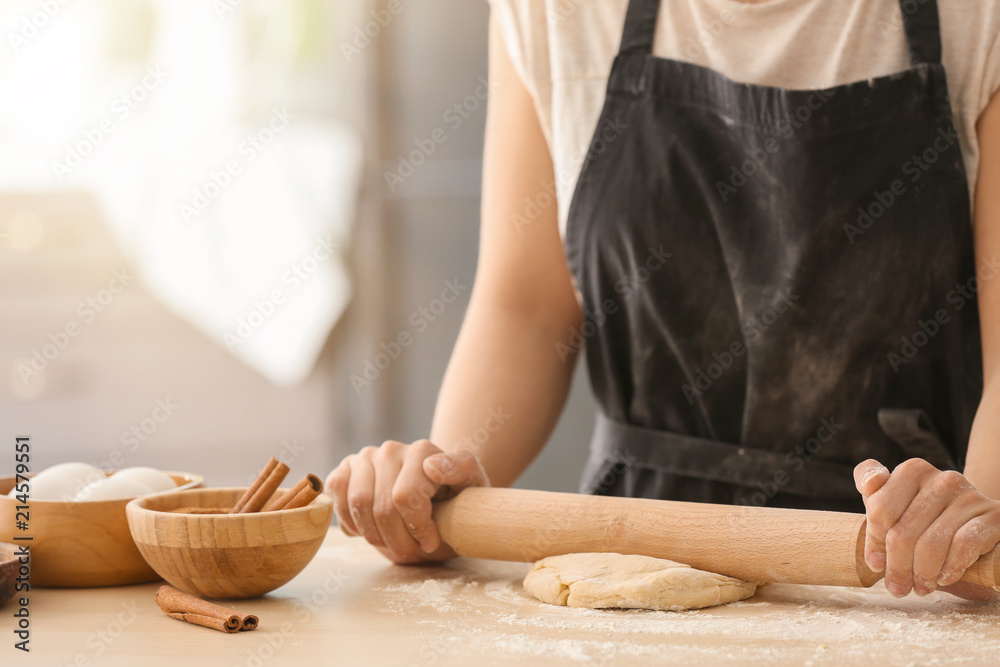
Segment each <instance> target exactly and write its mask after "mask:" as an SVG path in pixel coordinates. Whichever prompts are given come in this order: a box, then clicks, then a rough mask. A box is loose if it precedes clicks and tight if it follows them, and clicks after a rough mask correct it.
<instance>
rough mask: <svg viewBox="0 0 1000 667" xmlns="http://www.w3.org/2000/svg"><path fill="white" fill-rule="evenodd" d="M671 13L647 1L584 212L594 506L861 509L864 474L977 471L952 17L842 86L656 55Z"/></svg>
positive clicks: (575, 220)
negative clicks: (947, 45)
mask: <svg viewBox="0 0 1000 667" xmlns="http://www.w3.org/2000/svg"><path fill="white" fill-rule="evenodd" d="M901 2H902V0H901ZM659 4H660V0H631V1H630V3H629V6H628V12H627V15H626V20H625V29H624V34H623V36H622V41H621V49H620V51H619V53H618V54H617V56H616V57H615V59H614V62H613V65H612V67H611V72H610V77H609V79H608V83H607V92H606V98H605V102H604V106H603V108H602V111H601V115H600V119H599V121H598V124H597V127H596V128H595V131H594V134H593V138H592V140H591V144H590V149H589V151H588V154H587V156H586V158H585V160H584V163H583V167H582V170H581V172H580V176H579V180H578V182H577V185H576V189H575V191H574V193H573V198H572V201H571V203H570V209H569V211H568V224H567V229H566V253H567V258H568V261H569V266H570V269H571V271H572V273H573V276H574V279H575V282H576V286H577V289H578V290H579V292H580V294H581V295H582V299H583V309H584V314H585V320H584V324H583V326H582V327H581V331H580V338H583V339H584V340H585V345H586V358H587V364H588V370H589V373H590V378H591V385H592V387H593V390H594V393H595V397H596V399H597V401H598V404H599V408H600V410H599V413H598V419H597V424H596V428H595V432H594V437H593V441H592V443H591V455H590V459H589V460H588V463H587V467H586V471H585V473H584V477H583V480H582V482H581V489H580V490H581V492H584V493H599V494H607V495H619V496H641V497H649V498H664V499H677V500H689V501H697V502H712V503H725V504H729V503H744V504H753V505H763V504H768V505H771V506H782V507H803V508H814V509H831V510H842V511H857V512H863V511H864V506H863V504H862V502H861V498H860V495H859V494H858V493H857V491H856V490H855V487H854V481H853V476H852V473H853V469H854V466H855V465H856V464H857V463H859V462H860V461H862V460H864V459H866V458H875V459H878V460H879V461H881V462H882V463H884V464H886V465H887V466H889V467H890V468H891V467H893V466H894V465H896V464H898V463H900V462H902V461H904V460H906V459H908V458H913V457H920V458H924V459H927V460H928V461H930V462H931V463H933V464H934V465H936V466H938V467H941V468H957V467H959V466H960V465H961V463H962V461H963V459H964V455H965V450H966V447H967V443H968V438H969V432H970V429H971V424H972V419H973V416H974V414H975V410H976V407H977V405H978V402H979V398H980V395H981V393H982V361H981V353H980V347H979V321H978V313H977V305H976V302H975V295H974V293H970V291H969V290H968V289H961V288H962V287H965V286H966V285H967V284H968V282H969V280H970V278H973V277H974V275H975V274H974V269H975V261H974V255H973V241H972V226H971V214H970V202H969V189H968V182H967V179H966V174H965V167H964V163H963V160H962V151H961V147H960V145H959V142H958V138H957V134H956V131H955V127H954V121H953V117H952V111H951V106H950V102H949V97H948V89H947V85H946V79H945V70H944V68H943V66H942V64H941V39H940V31H939V26H938V11H937V5H936V3H935V2H934V0H925V1H924V2H923V4H922V5H920V6H919V7H920V8H919V10H918V11H917V12H916V13H913V11H912V9H913V8H912V7H909V6H907V7H905V8H904V9H905V10H906V11H904V12H903V16H904V21H905V32H906V38H907V42H908V44H909V54H910V60H911V67H910V68H909V69H907V70H905V71H902V72H899V73H896V74H891V75H888V76H882V77H878V78H874V79H869V80H865V81H858V82H855V83H850V84H846V85H840V86H836V87H833V88H829V89H825V90H785V89H779V88H774V87H769V86H762V85H753V84H744V83H738V82H735V81H732V80H730V79H728V78H727V77H725V76H723V75H722V74H720V73H718V72H715V71H712V70H710V69H707V68H704V67H701V66H698V65H694V64H690V63H685V62H680V61H674V60H669V59H666V58H660V57H656V56H653V55H652V53H651V51H652V44H653V34H654V28H655V25H656V16H657V12H658V9H659Z"/></svg>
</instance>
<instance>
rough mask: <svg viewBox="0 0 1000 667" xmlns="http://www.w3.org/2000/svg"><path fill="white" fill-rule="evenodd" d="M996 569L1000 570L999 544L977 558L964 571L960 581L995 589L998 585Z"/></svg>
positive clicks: (999, 583) (999, 574)
mask: <svg viewBox="0 0 1000 667" xmlns="http://www.w3.org/2000/svg"><path fill="white" fill-rule="evenodd" d="M998 570H1000V545H998V546H996V547H993V549H992V550H991V551H988V552H986V553H985V554H983V555H982V556H980V557H979V560H977V561H976V562H975V563H973V564H972V566H971V567H970V568H969V569H968V570H966V571H965V574H963V575H962V578H961V580H960V581H966V582H968V583H970V584H979V585H980V586H989V587H990V588H993V589H997V588H998V586H1000V571H998Z"/></svg>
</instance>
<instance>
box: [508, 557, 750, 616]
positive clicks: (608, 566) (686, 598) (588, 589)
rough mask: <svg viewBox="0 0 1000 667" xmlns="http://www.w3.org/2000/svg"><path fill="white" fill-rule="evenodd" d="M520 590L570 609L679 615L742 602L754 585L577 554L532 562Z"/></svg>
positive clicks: (648, 561) (647, 562)
mask: <svg viewBox="0 0 1000 667" xmlns="http://www.w3.org/2000/svg"><path fill="white" fill-rule="evenodd" d="M524 590H526V591H527V592H528V593H529V594H531V595H532V596H534V597H536V598H538V599H539V600H541V601H542V602H547V603H549V604H556V605H566V606H570V607H590V608H593V609H607V608H619V609H656V610H662V611H683V610H685V609H702V608H704V607H714V606H716V605H720V604H727V603H729V602H736V601H737V600H745V599H746V598H748V597H750V596H751V595H753V594H754V593H755V592H756V591H757V584H755V583H752V582H748V581H742V580H740V579H734V578H733V577H727V576H725V575H722V574H715V573H713V572H705V571H704V570H696V569H694V568H693V567H691V566H690V565H684V564H683V563H675V562H674V561H671V560H665V559H662V558H650V557H648V556H628V555H623V554H617V553H580V554H565V555H563V556H550V557H548V558H543V559H542V560H540V561H538V562H536V563H535V566H534V567H533V568H532V569H531V571H530V572H528V575H527V576H526V577H525V578H524Z"/></svg>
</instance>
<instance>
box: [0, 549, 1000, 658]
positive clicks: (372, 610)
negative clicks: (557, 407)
mask: <svg viewBox="0 0 1000 667" xmlns="http://www.w3.org/2000/svg"><path fill="white" fill-rule="evenodd" d="M527 570H528V565H527V564H524V563H503V562H498V561H483V560H466V559H459V560H456V561H454V562H452V563H449V564H447V565H443V566H420V567H398V566H393V565H390V564H389V563H388V562H387V561H385V560H384V559H383V558H382V557H381V556H380V555H379V554H378V552H376V551H375V550H374V549H372V548H370V547H369V546H368V545H367V544H366V543H364V542H363V541H361V540H360V539H348V538H346V537H344V536H343V535H342V534H341V533H340V532H339V531H336V530H333V531H331V532H330V534H329V535H328V536H327V539H326V541H325V542H324V545H323V547H322V548H321V550H320V552H319V554H318V555H317V557H316V558H315V559H314V560H313V562H312V563H311V564H310V565H309V567H307V568H306V569H305V570H304V571H303V572H302V573H301V574H300V575H299V576H298V577H296V578H295V579H293V580H292V581H291V582H290V583H288V584H287V585H285V586H283V587H282V588H280V589H278V590H277V591H275V592H273V593H271V594H269V595H267V596H266V597H264V598H260V599H257V600H247V601H238V602H229V603H223V604H225V605H226V606H231V607H233V608H235V609H237V610H240V611H243V612H246V613H253V614H257V615H258V616H259V617H260V628H259V629H258V630H256V631H254V632H244V633H239V634H233V635H227V634H223V633H221V632H217V631H214V630H209V629H206V628H202V627H198V626H193V625H188V624H186V623H183V622H180V621H176V620H173V619H171V618H168V617H167V616H165V615H164V614H163V613H162V612H161V611H160V610H159V608H158V607H156V605H155V604H154V602H153V596H154V593H155V591H156V589H157V587H158V586H159V584H142V585H137V586H124V587H118V588H100V589H76V590H56V589H36V590H34V591H33V592H32V598H31V605H30V609H31V622H32V625H31V644H30V645H31V649H32V652H31V655H30V659H29V660H27V661H25V657H26V656H25V654H24V653H22V652H20V651H17V650H15V649H14V648H13V644H14V642H15V641H16V638H15V637H14V635H13V634H12V629H13V627H14V623H13V620H14V619H13V617H12V615H11V614H12V613H13V612H14V611H15V610H16V607H15V606H14V604H13V603H9V604H8V605H6V606H5V607H4V608H3V611H2V612H0V618H2V620H0V638H2V639H0V641H2V645H0V664H5V665H9V664H24V665H27V664H38V665H81V666H85V665H128V666H129V667H135V666H137V665H138V666H139V667H151V666H155V665H170V666H171V667H176V666H177V665H181V666H182V667H193V666H197V665H213V666H215V665H231V666H246V667H254V666H257V667H260V666H261V665H320V664H323V665H353V664H358V665H364V666H365V667H375V666H381V665H399V666H402V667H418V666H421V667H422V666H427V667H430V666H431V665H434V666H438V665H470V664H475V665H492V664H497V665H508V664H517V665H522V666H528V665H567V664H570V665H571V664H581V665H613V664H628V665H646V664H648V665H663V664H681V663H683V664H692V663H693V664H705V665H720V664H721V665H727V664H732V665H756V664H759V665H817V666H818V665H838V666H840V665H851V664H868V665H932V664H945V663H949V664H950V663H952V662H961V663H962V664H966V665H977V664H983V665H986V664H993V665H995V664H998V663H1000V605H995V604H978V603H970V602H964V601H961V600H958V599H957V598H954V597H951V596H948V595H945V594H942V593H935V594H933V595H930V596H928V597H926V598H917V597H915V596H910V597H907V598H904V599H902V600H897V599H894V598H892V597H891V596H889V594H888V593H886V591H885V589H884V588H883V587H882V586H881V584H876V586H875V587H873V588H872V589H870V590H861V589H848V588H823V587H813V586H793V585H775V586H770V587H767V588H765V589H763V590H762V591H760V592H759V593H758V594H757V595H756V596H754V597H753V598H751V599H749V600H746V601H744V602H738V603H735V604H732V605H728V606H725V607H719V608H715V609H706V610H701V611H690V612H679V613H678V612H644V611H598V610H586V609H570V608H565V607H553V606H548V605H543V604H541V603H540V602H537V601H536V600H534V599H533V598H530V597H528V596H527V595H526V594H525V593H524V591H523V589H522V587H521V579H522V578H523V576H524V574H525V573H526V572H527ZM140 659H141V660H140ZM181 659H183V660H181ZM13 660H17V662H16V663H14V662H12V661H13Z"/></svg>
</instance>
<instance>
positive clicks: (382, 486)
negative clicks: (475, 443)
mask: <svg viewBox="0 0 1000 667" xmlns="http://www.w3.org/2000/svg"><path fill="white" fill-rule="evenodd" d="M489 485H490V482H489V478H488V477H487V476H486V471H485V470H483V466H482V465H481V464H480V463H479V460H478V459H477V458H476V456H475V454H473V453H472V452H471V451H469V450H467V449H457V450H455V451H453V452H445V451H443V450H442V449H440V448H438V447H435V446H434V445H433V444H431V442H430V441H429V440H417V441H416V442H414V443H413V444H410V445H406V444H403V443H401V442H396V441H394V440H388V441H386V442H384V443H382V446H381V447H365V448H364V449H362V450H361V451H360V452H358V453H357V454H351V455H350V456H348V457H346V458H345V459H344V460H343V461H341V462H340V465H339V466H337V467H336V468H334V470H333V472H331V473H330V474H329V476H328V477H327V478H326V492H327V494H328V495H330V496H331V497H332V498H333V506H334V510H335V511H336V513H337V523H338V524H339V525H340V529H341V530H342V531H344V532H345V533H346V534H347V535H351V536H354V535H361V536H362V537H364V538H365V539H366V540H368V541H369V542H370V543H371V544H372V545H373V546H375V547H377V548H378V550H379V551H381V552H382V554H383V555H385V556H386V557H387V558H388V559H389V560H391V561H393V562H395V563H401V564H403V563H420V562H423V561H428V560H446V559H448V558H451V557H453V556H454V555H455V552H454V551H452V549H451V547H449V546H448V545H447V544H444V543H442V542H441V536H440V534H439V533H438V530H437V526H435V525H434V520H433V518H432V517H431V502H432V501H433V500H444V499H447V498H451V497H453V496H454V495H456V494H457V493H458V492H459V491H461V490H462V489H464V488H466V487H469V486H489Z"/></svg>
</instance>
